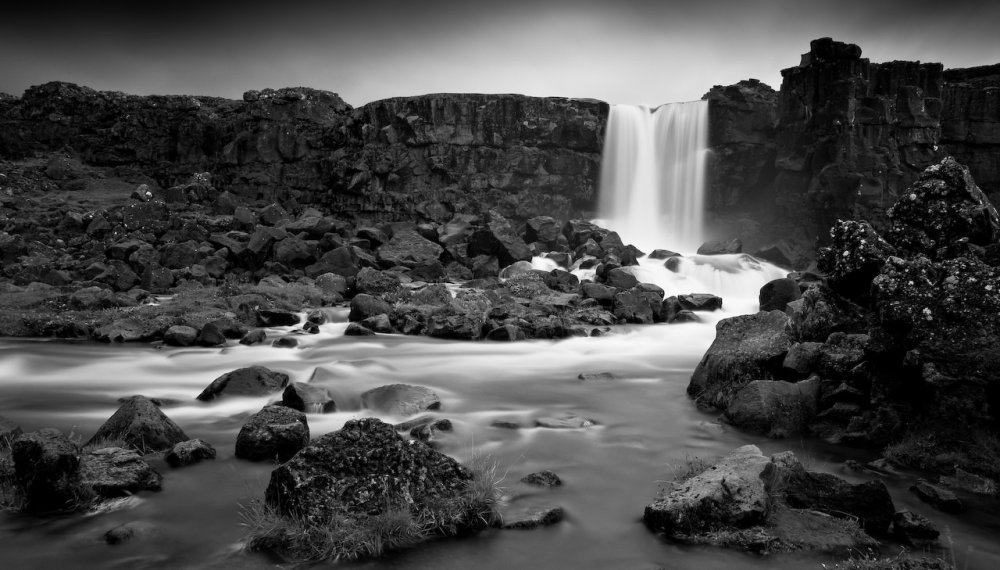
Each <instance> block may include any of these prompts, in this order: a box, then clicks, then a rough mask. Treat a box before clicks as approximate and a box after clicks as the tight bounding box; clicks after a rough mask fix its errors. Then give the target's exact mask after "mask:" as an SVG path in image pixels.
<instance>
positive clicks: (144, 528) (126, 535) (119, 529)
mask: <svg viewBox="0 0 1000 570" xmlns="http://www.w3.org/2000/svg"><path fill="white" fill-rule="evenodd" d="M159 532H160V529H159V527H157V526H155V525H153V524H152V523H150V522H146V521H131V522H127V523H122V524H120V525H118V526H116V527H114V528H112V529H110V530H108V531H107V532H105V533H104V535H103V538H104V542H107V543H108V544H110V545H116V544H122V543H124V542H128V541H130V540H134V539H138V538H147V539H148V538H152V537H154V536H156V535H158V534H159Z"/></svg>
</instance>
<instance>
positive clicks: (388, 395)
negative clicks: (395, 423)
mask: <svg viewBox="0 0 1000 570" xmlns="http://www.w3.org/2000/svg"><path fill="white" fill-rule="evenodd" d="M361 405H362V407H363V408H365V409H368V410H372V411H374V412H378V413H382V414H390V415H393V416H404V417H405V416H412V415H414V414H419V413H420V412H424V411H427V410H438V409H441V398H439V397H438V395H437V394H435V393H434V391H433V390H431V389H430V388H425V387H424V386H413V385H410V384H391V385H388V386H379V387H378V388H374V389H372V390H368V391H367V392H364V393H363V394H361Z"/></svg>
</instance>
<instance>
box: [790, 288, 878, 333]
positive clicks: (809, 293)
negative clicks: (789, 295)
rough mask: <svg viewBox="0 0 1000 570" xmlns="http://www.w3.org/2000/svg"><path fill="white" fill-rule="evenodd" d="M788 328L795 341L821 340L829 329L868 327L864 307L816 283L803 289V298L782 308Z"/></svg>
mask: <svg viewBox="0 0 1000 570" xmlns="http://www.w3.org/2000/svg"><path fill="white" fill-rule="evenodd" d="M785 313H786V314H787V315H788V318H789V323H788V330H789V333H790V334H791V335H792V338H794V339H795V340H797V341H813V342H823V341H825V340H826V339H827V338H828V337H829V336H830V334H831V333H834V332H845V333H854V332H862V331H865V330H867V326H868V325H867V323H866V322H865V317H864V310H863V309H862V308H861V307H860V306H859V305H857V304H856V303H854V302H852V301H850V300H848V299H846V298H844V297H842V296H840V295H837V294H836V293H834V292H833V291H832V290H831V289H830V288H828V287H826V286H824V285H821V284H816V285H812V286H810V287H809V288H808V289H806V290H805V291H803V292H802V298H800V299H797V300H795V301H791V302H789V303H788V305H787V306H786V308H785Z"/></svg>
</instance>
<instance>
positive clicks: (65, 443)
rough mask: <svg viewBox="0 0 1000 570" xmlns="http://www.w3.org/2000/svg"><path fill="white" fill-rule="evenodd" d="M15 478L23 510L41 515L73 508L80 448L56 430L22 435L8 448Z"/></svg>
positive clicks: (44, 430) (76, 492) (78, 487)
mask: <svg viewBox="0 0 1000 570" xmlns="http://www.w3.org/2000/svg"><path fill="white" fill-rule="evenodd" d="M11 458H12V459H13V461H14V473H15V478H16V480H17V482H18V484H19V485H20V487H21V489H22V490H23V491H24V494H25V499H26V510H28V511H33V512H44V511H53V510H65V509H70V508H73V507H75V503H76V501H77V499H78V497H79V496H80V492H79V489H80V474H79V467H80V448H79V447H77V446H76V444H74V443H73V442H71V441H70V440H69V439H68V438H67V437H66V436H65V435H63V434H62V433H61V432H59V430H55V429H51V428H48V429H42V430H39V431H36V432H30V433H25V434H21V435H20V436H18V437H17V439H15V440H14V445H13V446H12V448H11Z"/></svg>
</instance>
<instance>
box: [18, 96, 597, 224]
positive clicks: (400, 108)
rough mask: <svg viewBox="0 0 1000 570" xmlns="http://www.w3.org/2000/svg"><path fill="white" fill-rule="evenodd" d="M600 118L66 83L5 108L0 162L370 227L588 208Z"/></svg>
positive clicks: (563, 105) (448, 103)
mask: <svg viewBox="0 0 1000 570" xmlns="http://www.w3.org/2000/svg"><path fill="white" fill-rule="evenodd" d="M607 115H608V105H607V104H606V103H602V102H599V101H592V100H572V99H559V98H534V97H525V96H520V95H427V96H421V97H409V98H395V99H387V100H383V101H376V102H374V103H370V104H368V105H365V106H363V107H359V108H357V109H354V108H352V107H351V106H350V105H348V104H347V103H345V102H344V101H343V100H342V99H341V98H340V97H339V96H337V95H336V94H334V93H329V92H325V91H318V90H314V89H307V88H286V89H279V90H270V89H267V90H264V91H249V92H247V93H246V94H244V98H243V101H231V100H226V99H219V98H212V97H190V96H149V97H142V96H135V95H126V94H122V93H116V92H98V91H94V90H92V89H89V88H86V87H80V86H77V85H72V84H68V83H58V82H55V83H47V84H45V85H41V86H37V87H33V88H31V89H28V90H27V91H26V92H25V94H24V96H23V97H21V98H20V99H18V98H14V97H10V96H3V97H0V155H2V156H6V157H11V158H17V157H23V156H27V155H30V154H32V153H35V152H49V151H55V150H65V151H68V152H70V153H71V154H74V155H76V156H78V157H80V158H81V159H82V160H83V161H84V162H86V163H89V164H91V165H95V166H104V167H115V168H117V169H118V174H119V175H122V176H123V177H128V175H129V174H132V175H133V177H134V178H140V177H141V176H150V177H152V178H153V179H154V180H155V181H156V183H157V184H158V185H160V186H162V187H164V188H166V187H169V186H172V185H175V184H177V183H179V182H182V181H184V180H186V179H188V178H189V177H190V176H191V174H192V172H202V171H207V172H210V173H211V174H212V175H213V176H212V180H213V183H214V185H215V186H216V187H217V188H219V189H222V190H229V191H231V192H233V193H234V194H237V195H240V196H242V197H244V198H248V199H251V200H253V199H261V200H264V201H267V202H271V201H279V202H282V203H286V204H288V203H292V204H309V205H317V206H322V207H323V208H324V209H327V210H329V211H330V212H331V213H335V214H340V215H344V216H346V217H352V216H353V217H362V218H366V219H375V220H392V219H408V220H412V219H414V217H415V215H423V217H425V218H430V219H435V218H448V217H450V215H451V213H452V212H454V211H456V210H462V211H468V210H470V209H471V210H473V211H485V210H487V209H489V208H491V207H499V208H500V209H501V210H503V211H504V212H505V213H507V214H511V215H514V216H518V217H525V218H526V217H531V216H534V215H539V214H543V213H544V214H548V215H562V216H565V217H569V216H570V215H579V214H581V213H584V212H585V211H587V210H590V209H592V204H593V201H594V198H595V194H596V181H597V176H598V168H599V165H600V151H601V146H602V143H603V135H604V127H605V124H606V121H607Z"/></svg>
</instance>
